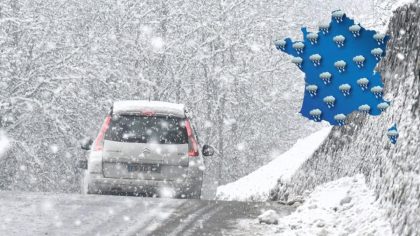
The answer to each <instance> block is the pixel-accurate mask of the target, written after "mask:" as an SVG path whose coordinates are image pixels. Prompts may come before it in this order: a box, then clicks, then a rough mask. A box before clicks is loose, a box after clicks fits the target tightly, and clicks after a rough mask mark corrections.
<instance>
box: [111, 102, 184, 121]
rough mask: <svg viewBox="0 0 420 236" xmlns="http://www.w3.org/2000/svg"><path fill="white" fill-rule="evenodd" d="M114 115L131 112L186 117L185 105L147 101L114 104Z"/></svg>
mask: <svg viewBox="0 0 420 236" xmlns="http://www.w3.org/2000/svg"><path fill="white" fill-rule="evenodd" d="M112 112H113V113H130V112H153V113H156V114H165V115H166V114H168V115H174V116H181V117H184V116H185V106H184V104H177V103H170V102H160V101H147V100H128V101H116V102H114V105H113V108H112Z"/></svg>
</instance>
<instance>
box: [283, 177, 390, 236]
mask: <svg viewBox="0 0 420 236" xmlns="http://www.w3.org/2000/svg"><path fill="white" fill-rule="evenodd" d="M276 232H278V233H279V234H281V235H380V236H386V235H392V230H391V225H390V224H389V222H388V221H387V217H386V213H385V210H383V209H381V207H380V205H379V204H378V203H377V202H376V201H375V196H374V191H373V190H372V189H369V188H368V187H367V186H366V184H365V179H364V176H363V175H356V176H354V177H344V178H341V179H338V180H336V181H332V182H329V183H326V184H325V185H321V186H319V187H317V188H316V189H315V191H314V192H313V193H311V195H310V196H309V197H308V199H306V201H305V203H304V204H303V205H301V206H300V207H298V208H297V210H296V212H294V213H292V214H291V215H289V216H286V217H285V218H283V219H279V226H278V228H277V230H276Z"/></svg>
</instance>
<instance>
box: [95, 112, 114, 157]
mask: <svg viewBox="0 0 420 236" xmlns="http://www.w3.org/2000/svg"><path fill="white" fill-rule="evenodd" d="M110 123H111V116H107V117H106V118H105V121H104V123H103V124H102V127H101V130H100V131H99V134H98V137H96V139H95V143H94V145H93V150H94V151H101V150H102V149H103V148H104V138H105V133H106V131H107V130H108V128H109V124H110Z"/></svg>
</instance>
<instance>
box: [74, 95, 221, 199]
mask: <svg viewBox="0 0 420 236" xmlns="http://www.w3.org/2000/svg"><path fill="white" fill-rule="evenodd" d="M82 148H83V149H86V150H89V153H88V155H87V160H81V161H79V167H80V168H84V169H86V170H85V171H84V172H85V173H84V175H85V176H84V184H83V185H84V187H83V192H86V193H90V194H106V193H119V194H150V195H157V196H167V195H168V194H169V195H170V196H174V197H182V198H200V196H201V187H202V182H203V171H204V169H205V168H204V160H203V156H212V155H213V153H214V149H213V148H212V147H211V146H209V145H204V146H203V148H202V150H200V148H199V143H198V141H197V136H196V132H195V130H194V128H193V126H192V124H191V119H190V118H189V117H188V116H187V112H186V110H185V107H184V105H181V104H174V103H167V102H155V101H119V102H115V103H114V105H113V106H112V108H111V112H110V113H109V114H108V115H107V116H106V118H105V121H104V123H103V125H102V128H101V129H100V131H99V134H98V136H97V137H96V139H95V141H93V140H90V141H88V142H84V143H83V144H82Z"/></svg>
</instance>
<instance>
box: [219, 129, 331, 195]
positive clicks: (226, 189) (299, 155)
mask: <svg viewBox="0 0 420 236" xmlns="http://www.w3.org/2000/svg"><path fill="white" fill-rule="evenodd" d="M330 131H331V127H330V126H328V127H325V128H323V129H321V130H319V131H317V132H315V133H313V134H311V135H309V136H308V137H306V138H303V139H299V140H298V141H297V142H296V144H295V145H293V147H292V148H291V149H290V150H288V151H287V152H285V153H283V154H282V155H280V156H279V157H277V158H276V159H274V160H273V161H271V162H269V163H268V164H267V165H265V166H262V167H261V168H259V169H257V170H256V171H254V172H252V173H251V174H249V175H247V176H244V177H242V178H241V179H239V180H237V181H235V182H233V183H229V184H226V185H222V186H219V187H218V188H217V193H216V199H218V200H229V201H266V200H267V199H268V197H269V194H270V190H271V189H273V188H274V187H275V186H276V184H277V181H278V180H279V179H281V180H282V181H287V180H288V179H289V178H290V177H291V176H292V175H293V174H294V173H295V171H296V170H297V169H298V168H299V167H300V166H301V165H302V163H303V162H304V161H305V160H307V159H308V158H309V157H310V156H311V155H312V153H313V152H314V151H315V150H316V149H317V148H318V147H319V145H321V143H322V142H323V141H324V139H325V138H326V137H327V136H328V134H329V133H330Z"/></svg>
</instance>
